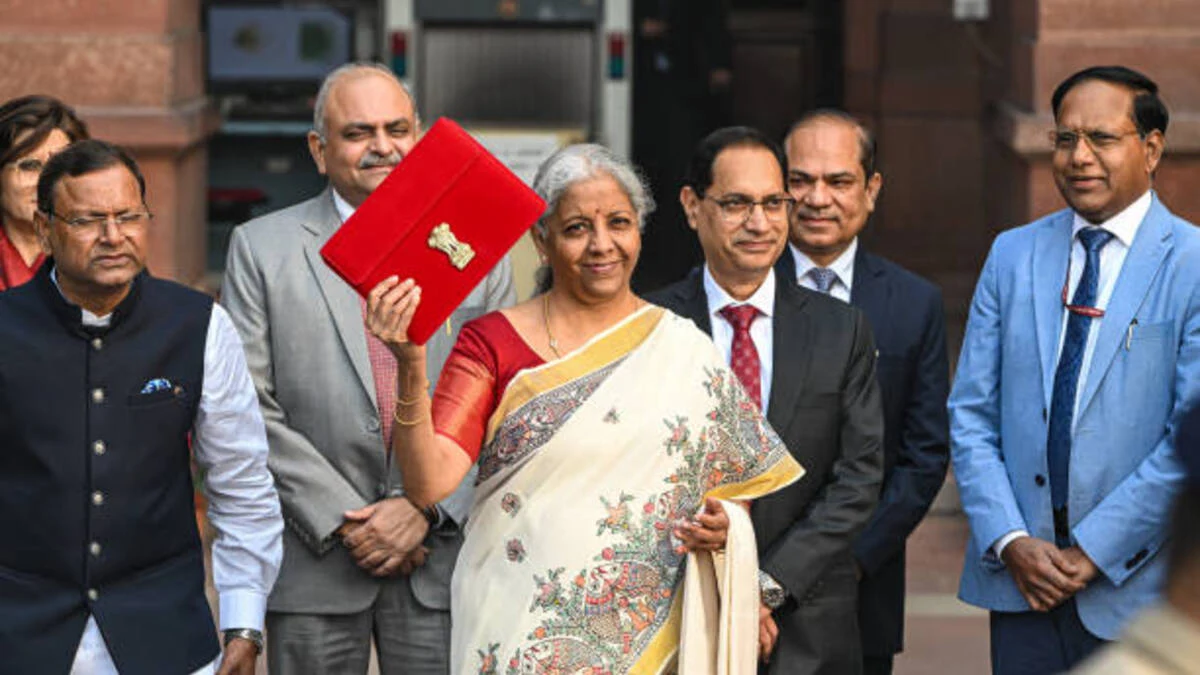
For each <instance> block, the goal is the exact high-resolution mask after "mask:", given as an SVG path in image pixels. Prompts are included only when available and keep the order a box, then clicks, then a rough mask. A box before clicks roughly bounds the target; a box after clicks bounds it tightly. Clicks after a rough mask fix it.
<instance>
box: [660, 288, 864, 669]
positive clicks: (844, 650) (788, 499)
mask: <svg viewBox="0 0 1200 675" xmlns="http://www.w3.org/2000/svg"><path fill="white" fill-rule="evenodd" d="M791 278H792V279H794V278H795V276H794V275H793V276H792V277H791ZM786 279H787V278H780V279H778V283H776V294H775V308H774V321H773V339H774V361H773V364H772V366H773V373H772V380H771V399H770V402H769V404H768V406H767V419H768V420H769V421H770V422H771V426H772V427H774V428H775V431H776V432H778V434H779V436H780V438H782V439H783V441H784V443H785V444H786V445H787V447H788V450H789V451H790V452H791V453H792V454H793V455H794V456H795V457H796V459H797V460H798V461H799V462H800V464H801V465H803V466H804V468H805V470H806V473H805V475H804V477H803V478H801V479H800V480H799V481H797V482H796V483H794V484H793V485H791V486H789V487H788V488H785V489H784V490H781V491H779V492H776V493H775V494H772V495H769V496H767V497H765V498H763V499H760V500H757V501H756V502H754V505H753V507H752V511H751V515H752V519H753V521H754V531H755V535H756V537H757V539H758V549H759V566H760V567H761V568H762V569H763V570H764V571H766V572H767V573H768V574H770V575H771V576H772V577H774V578H775V579H776V580H778V581H779V583H780V584H782V585H783V587H784V588H785V589H786V590H787V591H788V595H789V599H788V602H787V603H786V604H785V605H784V606H783V607H781V608H780V610H779V611H777V612H776V617H777V619H778V620H779V628H780V637H779V647H777V652H776V654H775V656H774V657H773V658H772V669H771V671H772V672H773V673H793V672H794V673H812V672H837V673H847V672H857V669H854V670H848V669H847V668H848V666H844V663H845V661H846V660H847V658H848V657H847V655H848V654H849V655H850V657H849V659H850V660H853V659H854V658H861V657H859V649H858V640H857V634H856V633H857V631H856V630H855V631H852V632H854V633H855V634H854V635H847V634H846V633H847V631H846V630H844V629H845V623H844V622H842V621H841V619H840V618H835V617H845V616H846V615H847V614H848V615H849V617H850V620H851V624H850V626H851V628H853V626H854V623H853V615H854V613H855V612H856V609H855V596H856V592H855V581H854V571H853V564H852V562H853V558H852V553H851V542H852V541H853V540H854V538H855V537H856V536H857V535H858V533H859V532H860V531H861V530H862V528H863V527H864V526H865V525H866V523H867V520H868V519H869V518H870V516H871V514H872V512H873V511H874V509H875V504H876V502H877V500H878V496H879V486H880V481H881V479H882V470H883V451H882V444H883V414H882V408H881V403H880V396H879V384H878V382H877V381H876V377H875V343H874V340H873V339H872V337H871V331H870V328H869V327H868V325H867V321H866V318H865V317H864V316H863V314H862V313H861V312H859V311H858V310H856V309H854V308H852V307H850V306H849V305H846V304H845V303H843V302H840V301H838V300H836V299H834V298H830V297H827V296H824V295H822V294H820V293H815V292H812V291H809V290H807V289H804V288H800V287H798V286H796V285H795V283H794V282H792V283H787V282H786ZM649 299H650V300H651V301H652V302H655V303H657V304H660V305H662V306H663V307H666V308H667V309H670V310H672V311H674V312H675V313H677V314H679V315H681V316H684V317H687V318H690V319H692V320H693V321H694V322H695V323H696V325H697V326H699V327H700V329H701V330H703V331H705V332H706V333H709V334H711V332H712V331H711V325H710V323H709V318H708V300H707V296H706V294H705V291H704V283H703V277H702V275H701V273H700V271H699V270H696V271H693V272H692V274H691V275H690V276H688V278H686V279H684V280H683V281H680V282H678V283H676V284H674V285H672V286H668V287H667V288H664V289H662V290H660V291H658V292H656V293H653V294H651V295H650V296H649ZM817 633H820V635H819V636H818V635H817ZM833 643H838V644H833ZM809 647H812V649H810V648H809ZM793 648H796V649H798V652H793V651H792V650H793ZM814 650H815V652H816V653H814ZM789 652H791V654H789ZM830 652H837V654H838V657H837V658H838V659H839V664H838V665H833V666H831V667H829V668H824V669H822V667H820V666H817V667H814V664H816V663H818V662H820V661H822V660H823V659H824V656H823V654H825V653H830Z"/></svg>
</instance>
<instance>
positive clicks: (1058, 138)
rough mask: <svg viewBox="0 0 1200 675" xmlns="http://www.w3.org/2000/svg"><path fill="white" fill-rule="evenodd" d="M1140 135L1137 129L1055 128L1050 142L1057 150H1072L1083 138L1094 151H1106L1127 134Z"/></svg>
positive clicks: (1115, 145)
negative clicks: (1110, 130) (1120, 131)
mask: <svg viewBox="0 0 1200 675" xmlns="http://www.w3.org/2000/svg"><path fill="white" fill-rule="evenodd" d="M1140 135H1141V134H1139V133H1138V132H1137V131H1136V130H1135V131H1125V132H1122V133H1112V132H1109V131H1101V130H1099V129H1079V130H1068V129H1055V130H1053V131H1051V132H1050V142H1051V143H1052V144H1053V145H1054V150H1055V151H1056V152H1071V151H1072V150H1074V149H1075V147H1076V146H1077V145H1079V141H1080V140H1081V139H1082V140H1083V141H1084V142H1086V143H1087V145H1088V147H1089V148H1091V150H1092V151H1093V152H1105V151H1106V150H1112V149H1113V148H1115V147H1117V145H1118V144H1119V143H1120V142H1121V139H1123V138H1125V137H1127V136H1140Z"/></svg>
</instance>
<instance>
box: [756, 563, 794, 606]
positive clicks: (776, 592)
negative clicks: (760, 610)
mask: <svg viewBox="0 0 1200 675" xmlns="http://www.w3.org/2000/svg"><path fill="white" fill-rule="evenodd" d="M758 593H759V597H760V598H762V603H763V604H764V605H766V606H767V607H770V608H771V609H779V608H780V607H782V606H783V603H784V602H786V601H787V591H785V590H783V586H780V585H779V582H778V581H775V578H774V577H772V576H771V575H770V574H767V573H766V572H764V571H762V570H759V571H758Z"/></svg>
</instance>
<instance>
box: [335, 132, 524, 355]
mask: <svg viewBox="0 0 1200 675" xmlns="http://www.w3.org/2000/svg"><path fill="white" fill-rule="evenodd" d="M545 210H546V204H545V202H543V201H542V199H541V198H540V197H538V196H537V194H536V193H535V192H534V191H533V190H531V189H530V188H529V186H527V185H525V183H524V182H522V181H521V179H520V178H518V177H517V176H516V175H515V174H513V172H512V171H509V170H508V168H507V167H505V166H504V165H503V164H501V163H500V160H498V159H496V158H495V157H493V156H492V155H491V154H490V153H488V151H487V150H485V149H484V147H483V146H482V145H480V144H479V142H478V141H476V140H475V139H473V138H471V136H470V135H469V134H467V132H465V131H463V130H462V128H461V127H459V126H458V125H457V124H455V123H454V122H451V121H450V120H449V119H447V118H445V117H443V118H441V119H439V120H438V121H437V122H436V123H435V124H434V125H433V127H432V128H431V129H430V130H429V132H428V133H426V134H425V136H424V137H422V138H421V140H420V142H418V143H417V144H416V146H414V147H413V149H412V151H411V152H409V153H408V155H407V156H406V157H405V158H404V161H402V162H400V163H399V164H398V165H396V168H395V169H394V170H393V171H392V172H391V174H389V175H388V177H387V178H386V179H385V180H384V181H383V183H381V184H380V185H379V187H377V188H375V190H374V192H372V193H371V196H370V197H367V200H366V201H365V202H363V203H362V205H361V206H359V207H358V208H357V209H355V211H354V215H353V216H351V217H350V218H349V219H347V220H346V222H345V224H343V225H342V227H341V228H340V229H339V230H338V231H337V233H336V234H334V235H333V237H332V238H331V239H330V240H329V241H328V242H326V244H325V246H323V247H322V248H321V256H322V257H323V258H324V259H325V262H326V264H328V265H329V266H330V268H332V269H333V271H335V272H337V273H338V275H340V276H341V277H342V278H343V279H345V280H346V282H347V283H349V284H350V285H351V286H353V287H354V289H355V290H357V291H358V293H359V295H362V296H366V295H367V294H368V293H370V292H371V289H373V288H375V286H376V285H378V284H379V282H381V281H383V280H384V279H386V278H388V277H389V276H392V275H396V276H398V277H399V278H400V279H414V280H416V282H417V285H419V286H420V287H421V304H420V306H419V307H418V308H417V313H416V314H415V315H414V316H413V319H412V323H411V324H409V328H408V338H409V339H410V340H412V341H413V342H414V343H416V344H425V341H426V340H428V339H429V336H430V335H433V332H434V331H435V330H437V329H438V328H440V327H441V325H442V324H443V323H445V322H446V318H447V317H449V316H450V314H451V313H452V312H454V310H455V308H457V307H458V306H459V305H460V304H462V301H463V299H464V298H466V297H467V295H468V294H469V293H470V292H471V291H472V289H474V288H475V287H476V286H478V285H479V282H480V281H482V280H483V277H484V276H486V275H487V273H488V272H490V271H491V270H492V268H493V267H495V266H496V264H497V263H499V262H500V259H501V258H503V257H504V255H505V254H506V253H508V251H509V249H511V248H512V247H513V245H514V244H516V243H517V240H518V239H520V238H521V235H523V234H525V231H526V230H528V229H529V226H530V225H532V224H533V221H535V220H537V218H538V217H539V216H541V215H542V212H543V211H545Z"/></svg>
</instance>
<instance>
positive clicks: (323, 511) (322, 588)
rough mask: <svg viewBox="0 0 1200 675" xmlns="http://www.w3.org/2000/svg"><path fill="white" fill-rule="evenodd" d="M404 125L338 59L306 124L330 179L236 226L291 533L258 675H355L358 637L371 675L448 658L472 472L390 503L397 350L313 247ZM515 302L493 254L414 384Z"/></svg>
mask: <svg viewBox="0 0 1200 675" xmlns="http://www.w3.org/2000/svg"><path fill="white" fill-rule="evenodd" d="M418 131H419V120H418V118H417V115H416V110H415V106H414V103H413V99H412V96H411V95H410V94H409V92H408V91H407V89H406V88H405V87H404V86H403V85H402V84H401V83H400V82H399V80H397V79H396V77H395V76H394V75H393V74H392V73H391V72H390V71H389V70H387V69H386V68H384V67H383V66H379V65H375V64H350V65H347V66H343V67H341V68H339V69H338V70H336V71H334V72H333V73H331V74H330V75H329V77H328V78H326V80H325V82H324V83H323V84H322V86H321V90H320V93H319V94H318V96H317V104H316V111H315V119H314V130H313V131H312V132H310V133H309V135H308V143H309V149H310V151H311V152H312V156H313V160H314V161H315V162H316V165H317V168H318V170H319V171H320V172H321V173H322V174H324V175H326V176H328V177H329V183H330V187H329V189H327V190H325V191H324V192H322V193H321V194H320V195H318V196H317V197H315V198H314V199H310V200H309V201H306V202H303V203H300V204H297V205H295V206H292V207H290V208H287V209H283V210H281V211H278V212H275V213H272V214H268V215H266V216H263V217H261V218H257V219H255V220H252V221H250V222H249V223H246V224H245V225H243V226H241V227H239V228H238V229H237V230H235V231H234V234H233V239H232V241H231V243H230V249H229V259H228V263H227V267H226V271H225V281H224V286H223V302H224V304H225V307H226V308H227V309H228V310H229V314H230V316H232V317H233V321H234V324H235V325H236V326H237V328H238V331H239V332H240V333H241V336H242V340H243V341H244V342H245V347H246V359H247V362H248V364H249V366H250V370H251V373H252V375H253V376H254V381H255V385H256V386H257V388H258V394H259V399H260V402H261V404H262V409H263V417H264V419H265V421H266V426H267V434H268V439H269V441H270V455H269V462H268V463H269V465H270V468H271V471H272V472H273V473H274V475H275V481H276V484H277V486H278V490H279V496H280V501H281V502H282V504H283V512H284V518H285V521H286V523H287V526H288V527H287V530H286V532H285V534H284V556H283V566H282V568H281V569H280V572H279V580H278V581H277V582H276V584H275V589H274V591H273V592H272V593H271V597H270V599H269V602H268V607H267V608H268V614H267V621H266V624H267V635H268V639H269V641H270V645H269V647H268V656H267V663H268V666H269V669H270V672H271V673H272V674H273V675H282V674H286V675H295V674H298V673H299V674H303V673H338V674H339V675H341V674H343V673H346V674H351V675H353V674H355V673H366V670H367V664H368V661H369V660H370V644H371V638H372V637H374V639H375V643H376V645H377V650H378V657H379V665H380V669H381V671H382V672H383V673H384V675H389V674H395V673H404V674H409V673H445V672H446V671H447V670H448V668H449V658H448V653H447V652H448V647H449V642H450V614H449V600H450V589H449V581H450V574H451V571H452V569H453V566H454V560H455V558H456V556H457V554H458V549H459V546H460V544H461V542H462V536H461V534H460V527H461V525H462V523H463V520H464V519H465V517H466V514H467V510H468V508H469V506H470V501H471V488H470V485H471V483H472V482H473V481H474V477H473V476H468V477H467V479H466V481H464V484H463V485H462V486H460V488H459V489H458V491H457V492H455V493H454V494H453V495H451V497H449V498H448V499H447V500H446V501H444V502H442V503H441V504H439V505H437V506H435V507H431V508H430V509H428V510H426V511H424V512H423V511H421V510H418V509H417V508H415V507H414V506H413V505H412V504H411V503H410V502H409V501H408V500H407V499H405V498H404V496H403V491H402V489H401V481H400V477H399V474H398V472H397V470H396V468H395V463H394V462H392V461H391V460H390V453H389V447H390V443H389V440H390V433H391V426H392V421H393V411H394V408H395V402H396V401H395V392H396V388H395V387H396V385H395V376H396V365H395V361H394V360H393V359H392V357H391V355H390V352H388V350H387V349H386V348H385V347H384V346H383V345H382V343H379V342H378V341H377V340H375V338H373V337H370V336H368V334H367V332H366V330H365V328H364V323H363V312H364V311H365V310H364V304H363V301H362V299H361V298H359V296H358V295H357V294H356V293H355V291H354V290H353V289H352V288H351V287H350V286H349V285H347V284H346V283H345V282H343V281H342V280H341V279H340V278H339V277H338V276H337V275H335V274H334V273H333V271H332V270H330V269H329V268H328V267H327V266H326V265H325V263H324V262H323V261H322V260H321V257H320V253H319V251H320V249H321V246H323V245H324V244H325V242H326V241H327V240H328V239H329V237H330V236H332V235H333V233H334V232H335V231H337V229H338V228H339V227H340V226H341V224H342V222H343V221H344V220H345V219H346V218H348V217H349V216H350V215H351V214H352V213H353V212H354V209H355V208H357V207H358V206H359V205H360V204H362V202H363V201H364V200H366V198H367V196H368V195H370V194H371V191H372V190H374V189H375V188H376V187H377V186H378V185H379V184H380V183H381V182H383V179H384V178H385V177H386V176H387V175H388V173H389V172H390V171H391V169H392V168H393V167H394V166H395V165H396V164H397V163H398V162H400V161H401V160H402V159H403V157H404V155H405V154H406V153H407V152H408V151H409V150H411V148H412V147H413V145H414V144H415V143H416V141H417V136H418ZM513 301H514V292H513V287H512V269H511V265H510V263H509V261H508V259H507V258H506V259H504V260H503V261H502V263H501V264H500V265H499V266H498V267H497V268H496V269H495V270H493V271H492V272H491V273H490V274H489V275H488V276H487V277H486V278H485V279H484V281H483V282H482V283H481V284H480V285H479V287H477V288H476V289H475V290H474V291H473V292H472V293H471V294H470V295H469V296H468V297H467V299H466V300H465V301H464V302H463V304H462V305H461V306H460V307H459V308H458V309H457V311H455V313H454V314H453V315H452V316H451V318H450V320H449V321H448V322H447V324H446V330H444V331H442V330H439V331H438V332H437V333H436V334H435V335H434V336H433V338H431V340H430V342H429V344H428V350H429V355H430V357H429V368H430V372H429V381H430V382H436V381H437V375H438V371H439V370H440V369H441V366H442V363H443V362H444V361H445V359H446V357H447V356H448V355H449V353H450V348H451V347H452V346H453V344H454V340H455V339H456V336H457V329H458V327H459V326H461V325H462V324H463V322H465V321H468V320H470V319H472V318H475V317H476V316H479V315H481V314H483V313H485V312H488V311H491V310H494V309H499V308H500V307H503V306H505V305H508V304H511V303H512V302H513Z"/></svg>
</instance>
